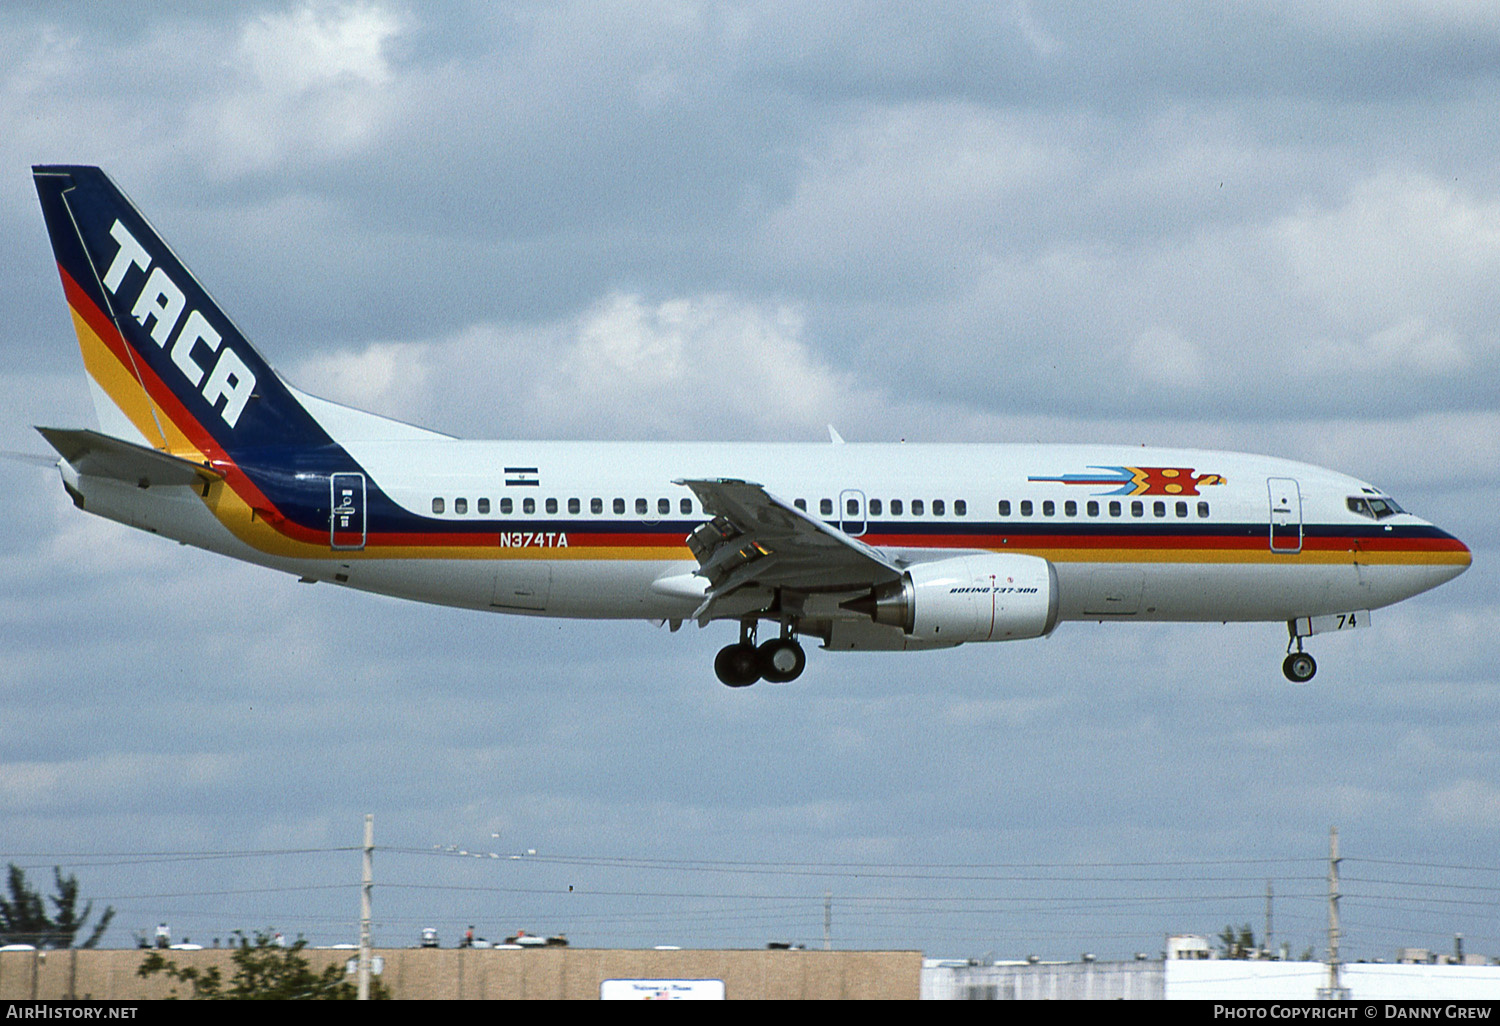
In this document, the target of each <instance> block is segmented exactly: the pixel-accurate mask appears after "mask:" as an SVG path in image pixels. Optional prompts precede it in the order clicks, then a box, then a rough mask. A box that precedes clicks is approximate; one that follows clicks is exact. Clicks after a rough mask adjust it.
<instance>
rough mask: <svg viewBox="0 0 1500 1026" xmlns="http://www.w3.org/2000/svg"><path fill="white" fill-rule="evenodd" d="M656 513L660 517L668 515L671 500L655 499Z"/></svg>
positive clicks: (670, 509)
mask: <svg viewBox="0 0 1500 1026" xmlns="http://www.w3.org/2000/svg"><path fill="white" fill-rule="evenodd" d="M656 512H657V513H659V514H661V515H662V516H666V515H667V514H668V513H670V512H672V500H671V499H657V500H656Z"/></svg>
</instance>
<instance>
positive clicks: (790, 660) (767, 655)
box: [755, 638, 807, 684]
mask: <svg viewBox="0 0 1500 1026" xmlns="http://www.w3.org/2000/svg"><path fill="white" fill-rule="evenodd" d="M755 657H756V662H757V663H758V664H759V667H760V675H761V676H762V677H764V678H765V679H766V680H768V681H770V682H771V683H772V684H785V683H787V682H788V681H794V680H796V679H797V678H798V677H800V676H802V671H803V670H804V669H805V668H806V667H807V653H806V652H804V651H802V646H801V645H799V644H797V642H796V640H795V639H793V638H772V639H771V640H770V641H768V642H766V643H765V644H764V645H761V646H760V648H758V649H756V650H755Z"/></svg>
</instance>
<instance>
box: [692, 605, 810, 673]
mask: <svg viewBox="0 0 1500 1026" xmlns="http://www.w3.org/2000/svg"><path fill="white" fill-rule="evenodd" d="M806 667H807V653H806V652H804V651H803V650H802V646H801V645H799V644H798V643H797V639H796V638H794V637H792V635H791V625H790V624H788V623H783V624H782V627H781V636H780V637H778V638H772V639H771V640H770V641H767V642H765V643H764V644H761V645H756V643H755V621H754V620H746V621H744V622H743V623H741V624H740V641H739V644H737V645H726V646H725V647H724V648H721V649H719V654H718V655H717V656H716V657H715V658H714V673H716V674H718V677H719V680H721V681H723V682H724V683H725V684H727V685H728V686H729V687H732V688H743V687H749V686H750V685H751V684H754V683H755V682H756V681H758V680H766V681H769V682H771V683H772V684H786V683H788V682H789V681H794V680H796V679H797V678H798V677H800V676H802V671H803V670H804V669H805V668H806Z"/></svg>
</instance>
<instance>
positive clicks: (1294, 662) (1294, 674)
mask: <svg viewBox="0 0 1500 1026" xmlns="http://www.w3.org/2000/svg"><path fill="white" fill-rule="evenodd" d="M1281 672H1282V673H1284V674H1286V679H1287V680H1289V681H1291V682H1292V683H1293V684H1306V683H1307V682H1308V681H1310V680H1312V679H1313V674H1315V673H1317V672H1318V663H1317V661H1316V660H1315V659H1313V657H1312V656H1310V655H1308V654H1307V653H1306V652H1293V653H1292V654H1291V655H1289V656H1287V657H1286V659H1285V660H1283V661H1282V663H1281Z"/></svg>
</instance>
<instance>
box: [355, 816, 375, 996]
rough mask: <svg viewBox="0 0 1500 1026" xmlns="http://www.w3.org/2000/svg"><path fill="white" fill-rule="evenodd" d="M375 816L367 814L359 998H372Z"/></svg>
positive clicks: (362, 889)
mask: <svg viewBox="0 0 1500 1026" xmlns="http://www.w3.org/2000/svg"><path fill="white" fill-rule="evenodd" d="M374 855H375V816H374V814H373V813H366V814H365V850H364V860H363V861H364V873H363V879H362V881H361V885H360V888H359V1000H361V1001H368V1000H370V961H371V960H370V891H371V890H372V889H373V888H374V886H375V869H374V861H375V859H374Z"/></svg>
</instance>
